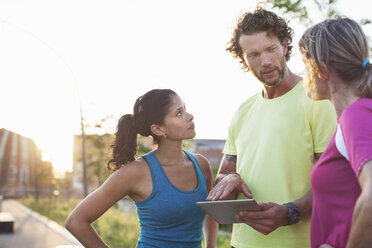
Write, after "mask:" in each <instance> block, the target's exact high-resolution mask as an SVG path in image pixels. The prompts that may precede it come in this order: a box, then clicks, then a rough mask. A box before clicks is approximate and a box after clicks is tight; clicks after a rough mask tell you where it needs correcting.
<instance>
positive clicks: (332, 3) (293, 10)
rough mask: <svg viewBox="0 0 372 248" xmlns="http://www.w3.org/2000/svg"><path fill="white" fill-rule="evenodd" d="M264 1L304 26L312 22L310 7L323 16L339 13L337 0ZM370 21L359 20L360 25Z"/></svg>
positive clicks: (328, 16) (329, 16) (332, 15)
mask: <svg viewBox="0 0 372 248" xmlns="http://www.w3.org/2000/svg"><path fill="white" fill-rule="evenodd" d="M266 2H268V3H270V4H272V7H273V8H277V9H279V11H281V12H282V13H283V14H289V15H291V16H292V17H294V18H297V19H299V21H300V22H302V23H303V24H305V25H306V26H309V25H312V24H313V19H312V17H310V16H311V14H310V13H309V10H310V9H311V7H313V8H315V9H316V10H315V12H317V14H320V15H321V16H322V17H323V18H331V17H334V16H336V15H341V13H340V12H339V11H337V0H312V1H309V0H267V1H266ZM371 22H372V20H371V19H366V18H363V19H361V20H360V24H361V25H365V24H369V23H371Z"/></svg>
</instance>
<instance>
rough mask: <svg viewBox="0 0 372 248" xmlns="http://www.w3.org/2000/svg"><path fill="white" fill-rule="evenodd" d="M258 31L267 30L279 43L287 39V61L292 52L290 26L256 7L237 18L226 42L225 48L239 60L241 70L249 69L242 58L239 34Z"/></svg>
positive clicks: (270, 13)
mask: <svg viewBox="0 0 372 248" xmlns="http://www.w3.org/2000/svg"><path fill="white" fill-rule="evenodd" d="M258 32H267V34H268V35H270V36H276V37H278V39H279V41H280V42H281V43H282V42H283V41H284V40H287V41H288V52H287V54H286V55H285V58H286V60H287V61H289V59H290V56H291V52H292V45H291V43H292V37H293V30H292V28H290V27H289V26H288V24H287V22H286V21H285V20H284V19H283V18H281V17H279V16H277V15H276V14H275V13H273V12H271V11H267V10H265V9H262V8H261V7H257V8H256V10H255V11H254V12H253V13H251V12H247V13H245V14H244V15H242V16H241V17H240V18H239V20H238V23H237V24H236V27H235V29H234V32H233V36H232V38H231V40H230V42H228V43H227V48H226V50H227V51H229V52H230V53H231V54H232V56H233V57H234V58H237V59H239V60H240V63H241V65H242V69H243V70H245V71H249V68H247V66H246V64H245V63H244V61H243V60H242V58H243V51H242V49H241V47H240V45H239V39H240V36H241V35H242V34H244V35H251V34H254V33H258Z"/></svg>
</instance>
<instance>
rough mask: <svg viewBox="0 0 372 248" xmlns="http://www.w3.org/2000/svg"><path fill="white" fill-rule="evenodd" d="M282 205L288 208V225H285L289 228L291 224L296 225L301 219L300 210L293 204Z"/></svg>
mask: <svg viewBox="0 0 372 248" xmlns="http://www.w3.org/2000/svg"><path fill="white" fill-rule="evenodd" d="M283 205H285V206H287V207H288V214H287V218H288V224H287V226H290V225H293V224H296V223H297V222H299V221H300V219H301V213H300V209H299V208H298V207H297V206H296V204H294V203H293V202H288V203H285V204H283Z"/></svg>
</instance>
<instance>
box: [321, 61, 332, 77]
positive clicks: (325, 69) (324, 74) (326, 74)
mask: <svg viewBox="0 0 372 248" xmlns="http://www.w3.org/2000/svg"><path fill="white" fill-rule="evenodd" d="M319 72H320V75H319V77H320V79H322V80H324V81H326V80H328V78H329V74H330V72H331V71H330V69H329V67H328V65H326V64H325V63H324V62H322V67H321V68H320V70H319Z"/></svg>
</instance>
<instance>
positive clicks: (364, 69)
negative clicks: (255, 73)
mask: <svg viewBox="0 0 372 248" xmlns="http://www.w3.org/2000/svg"><path fill="white" fill-rule="evenodd" d="M299 45H300V50H301V52H302V55H303V59H304V62H305V65H306V72H307V75H308V89H309V93H310V95H311V96H312V97H313V98H315V99H330V100H331V101H332V102H333V104H334V106H335V109H336V112H337V115H338V128H337V130H336V132H335V134H334V136H333V137H332V139H331V141H330V143H329V144H328V147H327V148H326V150H325V151H324V153H323V154H322V156H321V157H320V160H319V161H318V162H317V164H316V165H315V167H314V169H313V171H312V174H311V182H312V185H313V210H312V211H313V213H312V219H311V246H312V247H316V248H318V247H348V248H350V247H352V248H357V247H371V245H372V66H371V64H370V62H369V51H370V50H369V47H368V42H367V39H366V36H365V34H364V33H363V31H362V29H361V27H360V26H359V25H358V23H356V22H355V21H353V20H351V19H349V18H346V17H337V18H335V19H328V20H325V21H323V22H321V23H319V24H316V25H315V26H313V27H311V28H309V29H308V30H307V31H306V32H305V33H304V35H303V36H302V38H301V40H300V43H299Z"/></svg>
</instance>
